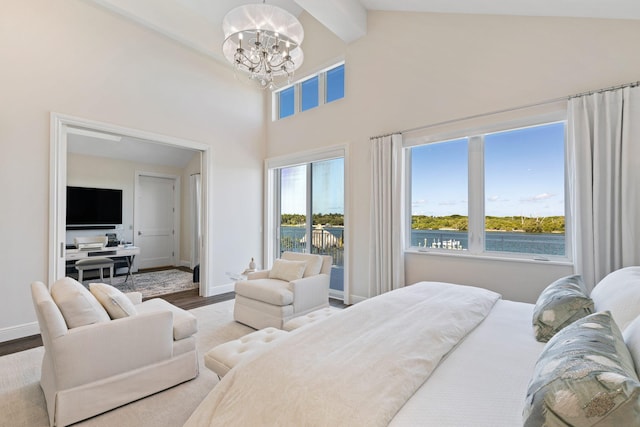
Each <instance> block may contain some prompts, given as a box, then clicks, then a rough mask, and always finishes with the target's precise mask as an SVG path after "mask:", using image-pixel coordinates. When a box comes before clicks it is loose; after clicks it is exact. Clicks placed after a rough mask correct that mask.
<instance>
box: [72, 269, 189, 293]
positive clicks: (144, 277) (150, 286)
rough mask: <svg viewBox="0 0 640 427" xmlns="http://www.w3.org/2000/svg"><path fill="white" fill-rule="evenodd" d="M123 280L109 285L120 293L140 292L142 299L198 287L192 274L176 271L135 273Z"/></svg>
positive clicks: (90, 280) (85, 282)
mask: <svg viewBox="0 0 640 427" xmlns="http://www.w3.org/2000/svg"><path fill="white" fill-rule="evenodd" d="M125 278H126V276H125V275H121V276H116V277H114V278H113V279H112V280H111V283H110V284H111V285H113V286H115V287H116V288H118V289H120V290H121V291H122V292H132V291H137V292H140V293H142V297H143V298H149V297H155V296H158V295H165V294H171V293H174V292H180V291H188V290H190V289H195V288H197V287H198V284H197V283H193V273H191V272H187V271H182V270H178V269H171V270H160V271H149V272H143V273H135V274H133V275H132V277H129V280H127V281H126V283H125V281H124V280H125ZM99 280H100V279H88V280H84V281H83V283H84V284H85V285H88V284H89V283H94V282H96V281H99ZM104 281H105V283H107V284H109V279H108V278H105V280H104Z"/></svg>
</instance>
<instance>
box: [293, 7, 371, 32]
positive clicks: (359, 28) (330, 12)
mask: <svg viewBox="0 0 640 427" xmlns="http://www.w3.org/2000/svg"><path fill="white" fill-rule="evenodd" d="M295 2H296V3H298V5H300V6H301V7H302V8H303V9H304V10H306V11H307V12H308V13H309V14H310V15H311V16H313V17H314V18H316V19H317V20H318V21H319V22H320V23H321V24H322V25H324V26H325V27H327V28H328V29H329V30H331V31H332V32H333V33H334V34H335V35H337V36H338V37H340V38H341V39H342V41H344V42H345V43H351V42H352V41H355V40H357V39H359V38H360V37H362V36H364V35H365V34H367V10H366V9H365V8H364V6H362V4H361V3H360V2H359V1H358V0H295Z"/></svg>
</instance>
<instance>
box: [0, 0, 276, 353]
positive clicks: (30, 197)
mask: <svg viewBox="0 0 640 427" xmlns="http://www.w3.org/2000/svg"><path fill="white" fill-rule="evenodd" d="M0 57H2V67H0V93H1V94H2V102H0V149H1V150H2V155H1V156H0V182H2V183H3V190H2V201H1V202H0V236H2V240H1V242H2V256H0V271H2V279H1V280H0V294H1V295H2V298H0V341H5V340H7V339H12V338H17V337H19V336H24V335H28V334H29V333H37V326H35V323H34V322H35V320H36V319H35V313H34V311H33V308H32V303H31V296H30V289H29V283H31V282H32V281H34V280H42V281H46V280H47V274H48V263H49V260H48V251H49V245H50V244H52V243H51V242H49V241H48V236H49V229H48V227H49V185H50V183H49V165H50V163H49V151H50V130H49V126H50V113H51V112H57V113H62V114H67V115H71V116H76V117H81V118H86V119H89V120H95V121H99V122H104V123H110V124H114V125H119V126H123V127H127V128H132V129H140V130H143V131H148V132H153V133H156V134H161V135H168V136H172V137H177V138H183V139H188V140H193V141H198V142H201V143H205V144H208V145H210V146H211V147H212V150H211V151H212V154H213V157H214V160H213V170H212V171H211V172H212V180H211V182H212V184H213V188H211V191H210V197H211V198H212V200H213V201H214V209H213V212H212V221H213V224H214V229H213V230H211V235H210V237H211V238H210V242H211V246H210V248H209V249H210V250H211V251H212V253H213V259H214V261H213V265H212V266H211V271H210V273H211V274H210V276H209V279H210V280H209V283H208V285H209V286H215V285H220V284H224V283H226V282H228V278H227V277H226V275H225V271H242V269H244V268H245V264H246V260H247V259H249V258H250V257H251V256H257V254H261V250H262V246H261V242H262V239H261V234H260V233H261V232H262V161H263V159H264V153H265V148H264V144H265V134H264V117H265V111H264V102H263V94H262V91H261V90H258V89H256V88H255V87H253V86H249V85H245V84H241V83H239V82H238V81H237V80H236V79H235V77H234V75H233V71H232V69H231V68H230V67H228V66H227V65H226V64H220V63H217V62H215V61H213V60H211V59H210V58H208V57H205V56H204V55H202V54H198V53H195V52H193V51H191V50H189V49H185V48H184V47H183V46H182V45H179V44H177V43H176V42H174V41H171V40H169V39H167V38H165V37H163V36H160V35H158V34H157V33H155V32H153V31H150V30H147V29H144V28H142V27H140V26H138V25H136V24H133V23H130V22H129V21H127V20H126V19H125V18H122V17H120V16H118V15H115V14H113V13H110V12H108V11H106V10H104V9H102V8H101V7H99V6H95V5H93V4H90V3H88V2H85V1H82V0H65V1H63V2H52V1H50V0H28V1H24V0H4V1H3V2H2V13H0ZM239 195H242V197H239ZM34 327H35V329H34Z"/></svg>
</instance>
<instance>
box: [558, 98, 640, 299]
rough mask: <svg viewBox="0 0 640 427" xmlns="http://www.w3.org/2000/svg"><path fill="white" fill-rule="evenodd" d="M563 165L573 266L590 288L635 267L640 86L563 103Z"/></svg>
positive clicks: (639, 255)
mask: <svg viewBox="0 0 640 427" xmlns="http://www.w3.org/2000/svg"><path fill="white" fill-rule="evenodd" d="M567 165H568V168H567V169H568V170H567V172H568V175H569V179H568V182H569V198H570V211H571V221H572V226H571V238H572V247H573V250H574V262H575V269H576V273H578V274H581V275H582V276H583V279H584V281H585V283H586V284H587V286H589V287H593V286H595V285H596V284H597V283H598V282H599V281H600V279H602V278H603V277H604V276H606V275H607V274H608V273H610V272H611V271H614V270H617V269H619V268H622V267H628V266H632V265H640V219H638V218H639V217H638V214H639V213H640V196H639V191H640V88H638V87H625V88H622V89H616V90H609V91H605V92H599V93H593V94H589V95H585V96H580V97H576V98H573V99H571V100H570V101H569V106H568V144H567Z"/></svg>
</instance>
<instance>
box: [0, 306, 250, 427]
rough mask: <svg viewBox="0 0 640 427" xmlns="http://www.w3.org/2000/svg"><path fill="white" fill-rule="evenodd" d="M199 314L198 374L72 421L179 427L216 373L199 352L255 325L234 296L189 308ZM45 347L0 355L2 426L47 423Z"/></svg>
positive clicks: (94, 426) (89, 426)
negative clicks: (238, 315)
mask: <svg viewBox="0 0 640 427" xmlns="http://www.w3.org/2000/svg"><path fill="white" fill-rule="evenodd" d="M190 311H191V313H193V314H194V315H195V316H196V317H197V318H198V333H197V335H196V338H197V346H198V353H199V356H198V357H199V359H200V374H199V375H198V376H197V377H196V378H195V379H193V380H191V381H188V382H186V383H183V384H180V385H177V386H175V387H173V388H170V389H168V390H165V391H162V392H160V393H156V394H154V395H152V396H149V397H147V398H144V399H141V400H138V401H136V402H133V403H130V404H128V405H125V406H122V407H120V408H117V409H114V410H112V411H109V412H106V413H104V414H102V415H98V416H96V417H93V418H90V419H88V420H85V421H82V422H80V423H77V424H74V426H82V427H113V426H118V427H141V426H142V427H145V426H149V427H151V426H153V427H162V426H166V427H179V426H182V425H183V424H184V423H185V422H186V420H187V419H188V418H189V416H190V415H191V413H192V412H193V411H194V410H195V408H196V407H197V406H198V405H199V404H200V402H201V401H202V399H204V397H205V396H206V395H207V393H208V392H209V391H210V390H211V389H212V388H213V386H214V385H216V384H217V383H218V377H217V376H216V375H215V374H214V373H213V372H211V371H210V370H209V369H207V368H205V366H204V359H203V355H204V353H205V352H207V351H208V350H209V349H211V348H213V347H214V346H216V345H218V344H221V343H223V342H227V341H231V340H234V339H236V338H239V337H241V336H243V335H246V334H248V333H250V332H252V331H253V329H251V328H249V327H247V326H244V325H241V324H240V323H236V322H234V321H233V320H232V319H233V300H230V301H225V302H220V303H217V304H212V305H208V306H205V307H199V308H196V309H193V310H190ZM43 353H44V349H43V347H38V348H34V349H31V350H26V351H22V352H19V353H14V354H10V355H8V356H3V357H0V426H2V427H46V426H48V425H49V423H48V418H47V412H46V405H45V401H44V395H43V394H42V390H41V389H40V383H39V381H40V364H41V362H42V355H43Z"/></svg>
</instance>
